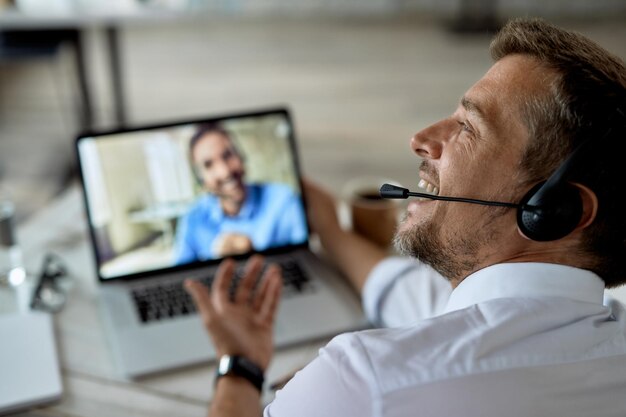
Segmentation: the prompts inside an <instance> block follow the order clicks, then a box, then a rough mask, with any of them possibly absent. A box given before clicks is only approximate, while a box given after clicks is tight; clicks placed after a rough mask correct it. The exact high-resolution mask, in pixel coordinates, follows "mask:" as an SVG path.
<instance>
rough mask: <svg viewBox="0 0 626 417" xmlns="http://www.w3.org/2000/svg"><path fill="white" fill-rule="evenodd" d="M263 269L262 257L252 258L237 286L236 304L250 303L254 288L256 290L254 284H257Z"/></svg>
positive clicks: (255, 256)
mask: <svg viewBox="0 0 626 417" xmlns="http://www.w3.org/2000/svg"><path fill="white" fill-rule="evenodd" d="M262 268H263V257H262V256H260V255H254V256H253V257H252V258H250V260H249V261H248V263H247V264H246V268H245V272H244V274H243V278H242V279H241V281H240V282H239V284H238V285H237V290H236V291H235V303H247V302H249V301H250V294H251V293H252V288H254V284H255V283H256V281H257V279H258V277H259V273H260V272H261V269H262Z"/></svg>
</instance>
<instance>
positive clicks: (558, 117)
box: [490, 19, 626, 287]
mask: <svg viewBox="0 0 626 417" xmlns="http://www.w3.org/2000/svg"><path fill="white" fill-rule="evenodd" d="M490 50H491V56H492V57H493V59H494V60H496V61H497V60H500V59H502V58H503V57H505V56H507V55H512V54H524V55H528V56H532V57H534V58H535V59H537V61H538V62H540V63H541V64H542V65H544V66H545V67H546V69H548V72H547V84H548V89H547V91H546V92H545V94H543V95H539V96H534V97H525V98H524V100H523V102H522V103H520V108H521V111H522V117H523V119H524V122H525V123H526V126H527V128H528V131H529V134H530V139H529V146H528V147H527V149H526V151H525V154H524V156H523V157H522V160H521V166H520V168H521V169H522V172H524V173H525V174H526V178H527V182H528V184H527V185H532V184H535V183H537V182H539V181H542V180H545V179H547V178H548V177H549V176H550V174H551V173H552V172H553V171H554V170H555V169H556V168H557V167H558V165H559V164H560V163H561V162H562V161H563V160H564V159H565V158H566V157H567V155H569V154H570V153H571V152H572V151H573V150H574V149H575V148H576V147H577V146H578V145H579V144H581V143H583V142H584V141H586V140H592V141H599V143H598V144H597V146H591V148H592V149H593V150H592V151H590V152H589V154H588V155H586V161H585V163H584V164H582V166H578V167H576V169H575V170H574V172H572V175H571V176H570V178H569V180H571V181H574V182H578V183H581V184H584V185H586V186H587V187H589V188H590V189H591V190H593V191H594V192H595V193H596V196H597V197H598V201H599V207H598V212H597V215H596V219H595V221H594V222H593V224H592V225H590V226H589V227H588V228H586V229H585V230H584V232H583V237H584V241H583V243H582V245H581V247H580V251H581V253H580V255H582V257H581V259H588V262H586V263H585V264H584V265H582V266H583V267H584V268H586V269H589V270H592V271H594V272H595V273H596V274H598V275H599V276H600V277H601V278H602V279H603V280H604V281H605V283H606V285H607V287H614V286H617V285H620V284H624V283H626V206H625V205H624V204H622V203H621V202H620V200H623V198H622V196H621V193H622V190H623V183H624V179H625V175H624V174H625V172H626V161H624V158H625V157H626V153H625V152H624V151H625V150H626V149H625V141H626V127H625V125H626V117H625V116H624V115H625V114H626V108H625V107H626V67H625V66H624V62H623V61H622V60H621V59H620V58H618V57H617V56H615V55H613V54H611V53H609V52H608V51H606V50H605V49H603V48H602V47H600V46H599V45H597V44H596V43H594V42H592V41H591V40H589V39H587V38H586V37H584V36H582V35H580V34H578V33H575V32H571V31H567V30H564V29H560V28H558V27H556V26H553V25H551V24H548V23H546V22H545V21H543V20H540V19H515V20H512V21H510V22H509V23H507V25H506V26H505V27H504V28H503V29H502V30H501V31H500V32H499V33H498V34H497V35H496V37H495V38H494V39H493V41H492V43H491V47H490ZM550 75H552V76H550Z"/></svg>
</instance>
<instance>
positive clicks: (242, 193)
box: [77, 110, 308, 280]
mask: <svg viewBox="0 0 626 417" xmlns="http://www.w3.org/2000/svg"><path fill="white" fill-rule="evenodd" d="M77 150H78V159H79V164H80V170H81V175H82V184H83V187H84V194H85V199H86V203H87V204H86V205H87V214H88V222H89V226H90V231H91V237H92V241H93V245H94V250H95V255H96V263H97V268H98V272H99V276H100V278H101V279H104V280H107V279H113V278H120V277H127V276H129V275H134V274H141V273H146V272H150V271H156V270H161V269H165V268H171V267H177V266H184V265H188V264H192V263H196V262H204V261H215V260H219V259H222V258H224V257H228V256H235V255H242V254H246V253H250V252H263V251H267V250H271V249H276V248H283V247H289V246H294V245H301V244H305V243H306V242H307V240H308V228H307V222H306V215H305V209H304V203H303V199H302V190H301V188H300V177H299V170H298V163H297V158H296V153H295V145H294V137H293V127H292V124H291V121H290V118H289V115H288V113H287V111H285V110H275V111H267V112H262V113H253V114H243V115H241V114H240V115H234V116H228V117H219V118H215V119H209V120H202V121H195V122H185V123H177V124H170V125H166V126H156V127H155V126H152V127H148V128H141V129H131V130H125V131H117V132H108V133H99V134H92V135H84V136H81V137H79V138H78V140H77Z"/></svg>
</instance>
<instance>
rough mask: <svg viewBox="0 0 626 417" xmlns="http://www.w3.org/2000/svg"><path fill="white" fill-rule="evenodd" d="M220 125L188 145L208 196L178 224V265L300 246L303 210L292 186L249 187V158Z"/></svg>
mask: <svg viewBox="0 0 626 417" xmlns="http://www.w3.org/2000/svg"><path fill="white" fill-rule="evenodd" d="M232 136H233V135H232V134H231V133H230V132H228V131H227V130H226V129H225V128H223V127H222V126H221V125H219V124H201V125H199V126H198V128H197V130H196V132H195V133H194V134H193V136H192V137H191V140H190V141H189V154H190V160H191V161H190V162H191V164H192V166H193V170H194V173H195V175H196V178H197V180H198V183H199V184H200V185H201V186H202V188H203V189H204V190H205V191H206V192H207V193H206V194H204V195H201V196H200V197H199V198H198V199H197V200H196V202H195V203H194V204H193V206H192V207H191V209H190V210H189V211H188V212H187V213H186V214H185V215H184V216H183V217H182V218H181V219H180V220H179V222H178V228H177V233H176V249H175V260H174V262H175V263H176V264H177V265H179V264H185V263H189V262H193V261H198V260H206V259H219V258H222V257H225V256H228V255H233V254H241V253H247V252H250V251H251V250H257V251H259V250H265V249H268V248H271V247H275V246H285V245H288V244H297V243H301V242H303V241H304V240H305V238H306V220H305V216H304V208H303V207H302V204H301V202H300V199H299V197H298V196H297V195H296V194H295V193H294V191H293V189H292V188H291V187H289V186H288V185H287V184H281V183H277V182H273V183H254V184H252V183H250V184H247V183H246V182H245V176H246V167H245V158H244V156H243V155H242V153H241V152H240V151H239V149H238V147H237V146H236V144H235V142H234V139H233V137H232Z"/></svg>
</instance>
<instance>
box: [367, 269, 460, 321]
mask: <svg viewBox="0 0 626 417" xmlns="http://www.w3.org/2000/svg"><path fill="white" fill-rule="evenodd" d="M451 292H452V286H451V285H450V283H449V281H448V280H446V279H445V278H443V277H442V276H441V275H440V274H439V273H437V272H436V271H435V270H434V269H432V268H431V267H429V266H428V265H426V264H424V263H422V262H419V261H417V260H415V259H412V258H408V257H389V258H387V259H384V260H383V261H381V262H379V263H378V264H377V265H376V266H375V267H374V269H372V271H371V272H370V275H369V276H368V278H367V280H366V282H365V286H364V287H363V293H362V304H363V309H364V310H365V315H366V317H367V319H368V320H369V321H370V322H371V323H372V324H374V325H376V326H380V327H398V326H405V325H410V324H414V323H416V322H417V321H420V320H424V319H427V318H429V317H433V316H436V315H438V314H440V313H441V312H442V311H443V310H444V308H445V306H446V303H447V301H448V298H449V297H450V293H451Z"/></svg>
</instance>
